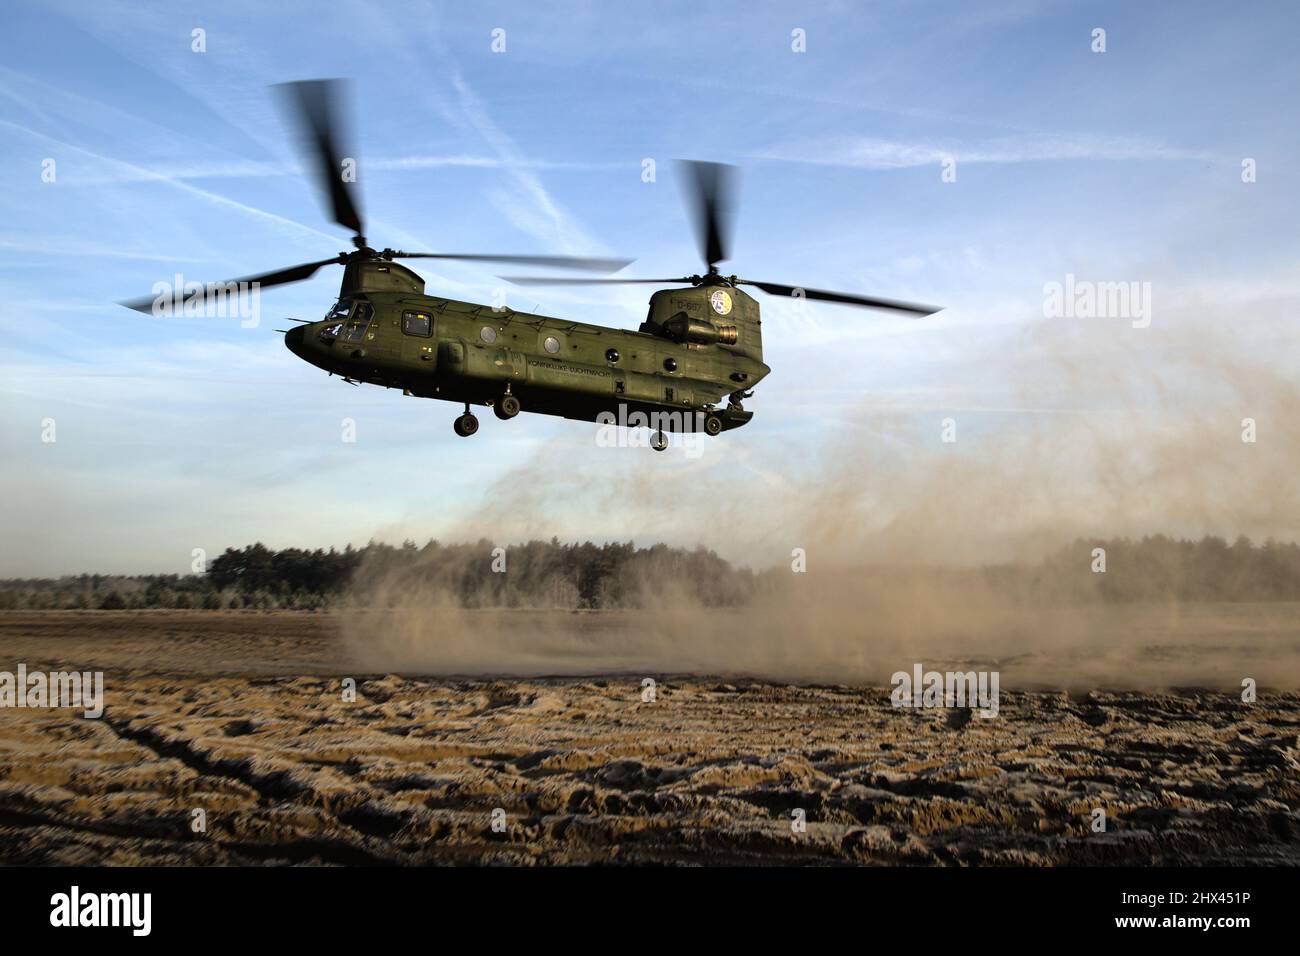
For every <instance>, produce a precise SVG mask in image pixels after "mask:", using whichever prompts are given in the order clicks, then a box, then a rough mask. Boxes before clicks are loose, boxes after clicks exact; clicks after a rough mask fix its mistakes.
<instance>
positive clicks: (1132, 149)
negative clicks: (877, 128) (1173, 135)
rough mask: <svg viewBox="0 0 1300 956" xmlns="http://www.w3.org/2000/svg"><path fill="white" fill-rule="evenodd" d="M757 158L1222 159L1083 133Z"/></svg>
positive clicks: (834, 141) (843, 146) (893, 163)
mask: <svg viewBox="0 0 1300 956" xmlns="http://www.w3.org/2000/svg"><path fill="white" fill-rule="evenodd" d="M753 155H754V158H756V159H768V160H781V161H786V162H796V163H812V164H815V165H819V166H846V167H852V168H857V169H906V168H909V167H915V166H937V165H939V164H941V163H944V162H946V161H948V160H950V159H954V160H956V161H957V162H958V163H997V164H1009V163H1037V162H1059V161H1062V160H1101V161H1124V160H1136V161H1150V160H1170V161H1173V160H1177V161H1214V160H1217V159H1219V158H1220V157H1218V156H1215V155H1214V154H1212V153H1207V152H1204V151H1201V150H1190V149H1183V148H1181V147H1177V146H1172V145H1169V144H1168V143H1162V142H1160V141H1158V140H1152V139H1145V138H1138V137H1105V136H1094V135H1089V134H1077V133H1048V134H1038V135H1028V136H1004V137H998V138H995V139H987V140H982V141H965V142H956V141H954V142H946V143H945V142H928V141H914V140H890V139H875V138H872V137H865V136H857V137H835V138H830V139H820V140H815V139H814V140H807V139H805V140H796V141H788V142H785V143H781V144H778V145H775V146H772V147H770V148H768V149H764V150H761V151H758V152H756V153H754V154H753Z"/></svg>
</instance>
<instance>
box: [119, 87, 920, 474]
mask: <svg viewBox="0 0 1300 956" xmlns="http://www.w3.org/2000/svg"><path fill="white" fill-rule="evenodd" d="M339 86H340V83H339V81H337V80H307V81H301V82H297V83H288V84H284V86H283V89H284V90H285V92H286V93H287V101H288V103H289V105H290V108H291V110H292V111H293V113H295V114H296V117H297V119H298V121H299V122H300V124H301V126H302V129H303V132H304V133H305V137H304V138H305V140H306V141H307V143H308V144H309V147H310V149H309V151H308V152H309V156H310V159H311V160H312V163H311V165H313V166H314V168H315V174H316V177H317V179H318V181H319V186H320V187H321V191H322V192H323V193H324V194H325V196H327V197H328V211H329V212H330V213H331V214H332V218H333V220H334V222H336V223H338V224H339V225H340V226H343V227H345V228H347V229H349V230H351V231H352V233H353V236H352V244H353V246H354V247H355V248H354V249H353V250H352V251H351V252H340V253H339V254H338V255H336V256H332V257H331V258H328V259H321V260H318V261H316V262H307V263H303V264H302V265H296V266H291V267H289V268H287V269H277V270H276V271H274V272H265V273H262V274H260V275H253V276H245V277H243V278H242V279H236V280H233V282H232V283H221V284H219V285H221V286H225V287H227V288H230V287H231V286H232V285H233V283H241V284H245V287H252V288H254V289H259V288H260V289H265V288H268V287H271V286H276V285H284V284H286V283H290V282H299V281H302V280H304V279H309V278H311V277H312V276H313V275H315V274H316V272H317V270H319V269H321V268H322V267H324V266H327V265H341V266H343V281H342V284H341V286H340V288H339V296H338V301H337V302H336V303H335V304H334V305H333V306H332V307H331V308H330V310H329V312H328V314H327V315H326V316H325V318H324V319H323V320H321V321H319V322H302V324H300V325H297V326H296V327H294V328H292V329H289V330H288V331H287V332H286V333H285V336H284V340H285V345H287V346H288V348H289V350H290V351H291V352H293V354H294V355H296V356H298V357H299V358H301V359H303V360H304V361H307V362H310V363H311V364H312V365H315V366H316V367H318V368H321V369H324V370H325V371H327V372H329V373H330V374H332V375H340V376H342V377H343V378H344V380H345V381H347V382H349V383H350V384H354V385H355V384H359V383H367V384H371V385H382V386H384V387H385V388H399V389H402V391H403V393H404V394H407V395H413V396H417V397H419V398H437V399H442V400H444V401H449V402H455V403H457V404H460V405H463V406H464V413H463V414H462V415H460V416H459V417H458V418H456V420H455V422H454V428H455V432H456V434H457V435H460V436H462V437H468V436H470V435H473V434H474V433H475V432H477V431H478V427H479V423H478V419H477V418H476V417H475V416H474V413H473V412H472V411H471V408H472V407H473V406H475V405H490V406H492V409H493V411H494V412H495V413H496V416H497V418H500V419H503V420H506V419H511V418H514V417H515V416H516V415H518V414H519V413H520V412H521V411H526V412H537V413H539V414H543V415H558V416H561V417H563V418H569V419H575V420H578V421H598V420H600V421H610V420H611V419H610V418H609V417H608V416H614V419H615V420H618V421H627V420H628V417H629V416H630V415H632V414H633V413H636V412H639V413H641V415H642V416H644V419H645V420H646V421H647V422H649V423H652V424H651V427H652V428H655V429H656V431H655V433H654V435H653V436H652V440H651V447H653V448H654V449H656V450H658V451H662V450H663V449H664V448H665V447H667V444H668V440H667V436H666V435H665V434H664V431H665V429H666V430H668V431H673V430H680V429H681V423H682V422H683V421H684V420H689V421H696V422H699V423H700V424H701V426H702V430H703V431H704V432H705V434H707V435H710V436H715V435H718V434H719V433H721V432H723V431H726V430H728V429H731V428H739V427H740V426H741V425H744V424H745V423H746V422H748V421H749V420H750V418H752V417H753V413H752V412H750V411H746V410H745V409H744V407H743V404H742V403H743V400H744V399H747V398H749V397H750V395H751V394H752V393H753V388H754V386H755V385H757V384H758V383H759V382H760V381H762V380H763V378H765V377H766V376H767V374H768V372H770V371H771V369H770V368H769V367H768V366H767V365H765V364H764V363H763V337H762V322H761V320H760V318H759V305H758V302H757V301H756V300H755V299H754V298H752V297H751V296H750V295H749V294H748V293H746V292H745V291H744V290H743V289H742V288H741V286H754V287H755V288H758V289H761V290H762V291H763V292H766V293H768V294H769V295H785V296H802V297H804V298H806V299H811V300H817V301H824V302H838V303H844V304H848V305H857V306H865V307H868V308H873V309H889V310H894V311H898V312H905V313H911V314H914V315H930V314H932V313H934V312H937V311H939V310H938V308H937V307H933V306H926V305H918V304H914V303H909V302H900V301H897V300H893V299H882V298H876V297H871V296H860V295H850V294H846V293H841V292H827V291H823V290H820V289H809V288H804V287H797V286H790V285H783V284H781V283H777V282H760V281H757V280H753V279H742V278H739V277H737V276H734V275H722V274H721V273H719V272H718V263H720V262H725V261H727V258H728V240H729V236H728V233H729V229H728V226H729V221H728V219H729V217H728V213H729V203H728V202H727V199H728V196H729V194H730V188H729V187H730V180H731V173H732V168H731V167H729V166H724V165H721V164H718V163H704V162H686V163H683V164H682V168H683V169H684V170H685V172H686V173H687V174H688V178H689V180H690V183H689V185H690V187H691V189H690V193H691V199H692V200H693V201H692V204H691V205H692V208H691V212H692V215H693V218H694V220H695V226H696V231H697V233H698V239H699V248H700V254H701V257H702V258H703V260H704V262H705V264H706V265H707V267H708V268H707V270H706V271H705V272H704V273H703V274H699V275H691V276H682V277H679V278H670V279H634V278H621V277H610V278H575V279H570V278H552V277H522V276H507V277H503V278H505V279H506V280H507V281H510V282H513V283H516V284H520V285H559V284H579V283H580V284H593V285H594V284H633V283H638V284H639V283H645V284H651V285H683V286H686V288H670V289H660V290H659V291H657V292H654V293H652V294H651V296H650V308H649V312H648V313H647V315H646V318H645V321H644V322H642V323H641V326H640V328H639V329H638V330H637V331H635V332H633V331H628V330H624V329H616V328H609V327H606V326H601V325H594V324H591V323H587V322H579V321H574V320H568V319H558V318H550V317H547V316H543V315H535V314H532V313H528V312H519V311H516V310H514V309H509V308H503V307H495V308H494V307H493V306H490V305H479V304H476V303H472V302H458V301H456V300H454V299H445V298H442V297H440V296H435V295H428V294H427V293H426V292H425V284H424V280H423V279H422V278H420V276H419V275H417V274H416V273H415V272H413V271H412V270H410V269H408V268H407V267H406V266H403V265H400V264H398V263H397V262H396V261H395V260H398V259H458V260H471V261H481V262H503V263H508V264H514V265H529V266H550V267H556V268H569V269H578V270H587V271H597V272H605V273H610V272H615V271H617V270H618V269H621V268H622V267H624V266H626V265H627V264H628V263H629V262H630V261H631V260H626V259H592V258H579V257H574V256H527V255H519V256H516V255H456V254H450V253H429V252H402V251H400V250H395V249H387V248H385V249H382V250H380V249H374V248H372V247H371V246H370V245H369V244H368V242H367V240H366V236H365V228H364V225H363V220H362V216H361V212H360V202H359V196H358V195H357V189H356V186H355V183H354V182H352V181H350V180H349V179H345V177H344V176H343V175H342V174H341V170H342V169H343V166H342V162H343V159H342V157H343V156H344V155H346V154H344V153H343V152H342V151H341V149H340V142H339V123H338V117H339V109H338V106H337V102H338V97H339V92H340V90H339ZM214 285H215V284H214ZM209 288H212V287H211V286H210V287H209ZM195 294H196V295H201V294H203V293H201V292H198V293H195ZM157 302H158V300H157V299H156V298H155V297H148V298H140V299H134V300H131V301H127V302H123V303H121V304H122V305H125V306H127V307H128V308H132V309H135V310H137V311H140V312H146V313H149V312H153V313H154V314H158V313H157V308H158V307H157ZM294 321H302V320H294ZM724 399H725V401H726V404H725V406H723V405H722V402H723V400H724ZM620 407H621V408H622V410H623V415H622V416H621V417H620V416H619V411H620ZM673 413H675V414H673ZM634 420H635V419H634ZM687 427H688V429H689V426H687Z"/></svg>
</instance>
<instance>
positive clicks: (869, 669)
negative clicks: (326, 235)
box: [344, 320, 1300, 691]
mask: <svg viewBox="0 0 1300 956" xmlns="http://www.w3.org/2000/svg"><path fill="white" fill-rule="evenodd" d="M1225 330H1226V331H1225ZM1236 331H1237V330H1236V329H1235V328H1234V327H1233V326H1231V325H1228V324H1226V323H1218V322H1191V321H1188V320H1182V321H1172V320H1171V321H1170V322H1169V323H1168V324H1167V325H1166V327H1164V328H1163V329H1162V328H1158V327H1157V325H1153V326H1152V328H1150V329H1134V328H1129V327H1128V326H1127V324H1123V323H1121V324H1119V325H1117V324H1116V323H1114V322H1109V324H1107V323H1103V322H1094V323H1091V324H1090V323H1086V322H1056V323H1053V322H1041V321H1040V322H1033V323H1030V324H1029V325H1028V326H1026V327H1025V328H1024V331H1023V332H1020V333H1018V334H1016V335H1014V336H1012V337H1010V338H1009V339H1008V340H1006V341H1003V342H1001V343H999V345H998V347H997V348H996V350H994V351H992V352H991V353H986V354H980V355H975V356H972V357H971V359H970V360H969V361H968V362H966V363H965V364H963V365H959V366H957V367H955V368H954V370H953V376H952V381H951V382H949V383H948V385H947V387H946V388H943V389H940V390H938V391H937V392H933V391H932V392H931V393H930V394H929V395H928V396H927V399H926V401H925V402H924V403H917V402H914V401H910V402H909V401H906V400H904V401H900V402H898V403H897V404H895V405H893V406H890V405H881V404H880V403H879V402H878V401H877V402H875V403H872V404H868V405H864V406H863V407H861V408H859V409H856V410H853V411H852V412H851V414H849V415H848V416H847V417H846V420H845V424H843V425H842V426H840V427H836V428H834V429H827V430H825V431H823V432H822V433H821V436H822V437H820V438H819V441H818V443H817V444H815V445H810V444H809V443H806V442H804V443H797V442H796V443H791V444H789V445H787V446H786V447H785V448H782V449H778V450H777V453H776V454H772V453H771V451H770V450H768V451H767V452H766V453H767V454H768V457H767V458H765V459H761V460H760V459H759V458H758V457H757V456H758V454H759V452H758V451H756V449H757V448H758V446H759V445H761V444H762V442H761V441H759V439H758V438H754V439H753V440H752V441H748V442H742V440H741V439H740V438H739V437H733V436H743V435H745V432H744V431H742V432H736V433H731V434H729V435H727V436H724V437H723V438H722V439H719V441H724V442H726V441H731V442H732V448H731V449H723V450H720V451H719V450H714V449H712V448H706V450H705V453H704V455H702V456H701V457H700V459H699V460H691V459H690V458H689V457H688V456H681V457H679V458H678V459H675V460H673V462H672V463H671V464H670V465H669V467H663V466H662V465H661V464H660V462H658V461H656V462H655V465H656V467H648V466H646V463H645V461H644V456H645V455H649V454H651V453H650V452H648V451H645V450H639V451H638V450H628V451H627V453H626V454H616V453H613V452H608V451H605V450H601V452H600V453H597V452H596V450H595V447H594V445H592V444H591V443H590V442H589V440H588V439H589V436H587V435H586V434H585V433H583V435H582V436H581V437H578V438H575V439H573V441H572V446H573V447H572V448H567V447H566V448H563V449H561V450H559V451H557V450H556V448H555V447H554V446H548V447H547V448H544V449H541V450H539V451H538V452H537V453H536V454H535V455H534V456H533V457H532V458H531V460H529V461H527V462H525V463H523V464H522V465H520V466H519V467H518V468H515V469H513V470H512V471H510V472H509V473H507V474H504V475H502V476H501V477H500V478H499V479H498V480H497V481H496V482H495V484H494V485H493V486H492V487H490V488H489V489H488V490H487V493H486V494H485V496H484V505H483V506H482V508H481V509H479V510H478V511H477V512H474V513H471V514H468V515H466V516H465V518H464V519H463V521H461V522H460V523H459V524H458V526H457V527H456V528H455V529H454V533H451V534H448V535H445V536H444V537H445V538H447V539H452V540H476V539H480V538H485V537H486V538H489V539H491V540H492V541H493V542H498V543H503V544H504V543H507V542H515V541H522V540H526V539H528V538H531V537H537V538H550V537H551V536H552V535H557V536H559V537H561V538H562V539H570V540H572V539H578V540H581V539H584V538H592V539H594V540H602V539H606V540H608V539H612V540H626V539H628V538H636V539H637V540H638V541H640V542H642V543H649V542H650V541H657V540H665V541H668V542H670V543H681V544H687V545H691V544H695V543H699V544H702V545H704V546H706V547H709V548H712V549H715V550H717V551H718V552H719V553H720V554H722V555H723V556H725V557H728V558H729V559H731V560H733V561H740V562H741V563H745V564H750V565H751V566H759V567H769V568H775V569H777V570H775V571H773V572H770V573H768V574H766V575H763V576H762V581H763V587H761V588H760V589H759V590H758V593H757V594H756V596H755V597H754V599H753V600H752V601H751V602H749V603H748V604H747V605H745V606H743V607H740V608H735V609H711V608H706V607H703V606H701V604H700V602H699V601H698V600H695V599H687V598H686V597H685V594H686V588H684V587H682V586H680V582H677V581H674V580H672V579H671V576H666V577H665V578H663V579H661V580H656V581H653V582H648V586H649V587H651V589H652V597H651V599H650V600H649V601H648V602H647V606H646V607H644V608H643V609H641V610H637V611H620V612H609V613H583V612H578V613H573V612H560V611H545V612H541V611H537V612H523V611H505V610H469V609H465V608H461V607H457V606H456V604H455V602H454V601H453V600H451V599H450V598H449V597H448V596H447V595H445V594H437V593H413V592H411V590H410V589H409V588H405V589H403V590H402V592H401V593H396V592H395V591H394V589H393V588H392V587H391V586H389V585H387V584H386V583H385V582H384V581H382V580H379V581H373V580H371V582H370V583H369V584H367V586H366V589H365V593H359V594H356V595H354V596H353V597H354V602H353V603H354V605H355V606H356V609H355V610H352V611H349V612H348V613H347V615H346V617H345V626H344V632H345V634H346V637H347V643H348V647H349V649H350V652H351V653H352V654H353V655H355V657H356V659H357V660H358V662H360V663H361V664H362V665H363V666H365V667H367V668H371V669H374V670H383V671H398V672H416V673H435V674H465V675H483V674H497V675H511V676H526V675H560V674H569V675H571V674H601V673H626V674H632V675H640V676H649V677H657V676H658V675H662V674H688V673H689V674H701V675H747V676H753V677H759V678H764V679H771V680H781V681H799V682H824V683H846V684H880V683H885V682H888V681H889V677H890V675H891V674H892V673H894V672H896V671H910V670H911V668H912V666H913V664H914V663H916V662H920V663H922V664H923V665H924V666H925V667H927V668H936V669H948V668H949V666H950V665H952V666H955V665H963V666H964V669H970V668H975V667H979V668H981V669H994V670H999V671H1001V673H1002V687H1003V688H1004V689H1011V688H1013V687H1021V688H1030V687H1035V688H1037V687H1060V688H1069V689H1079V688H1091V687H1108V688H1128V687H1132V688H1143V689H1151V688H1153V687H1154V688H1166V687H1178V686H1193V685H1195V686H1208V687H1215V688H1221V689H1223V690H1225V691H1233V690H1237V689H1239V687H1240V682H1241V680H1242V679H1243V678H1244V677H1252V678H1254V679H1255V680H1257V681H1258V682H1259V684H1260V685H1261V686H1265V685H1274V686H1286V687H1293V686H1297V685H1300V628H1298V627H1297V624H1296V620H1297V614H1296V608H1295V605H1292V604H1285V603H1282V602H1275V603H1273V604H1257V605H1247V604H1226V603H1224V604H1202V603H1198V602H1189V603H1186V604H1178V603H1170V602H1164V603H1161V604H1160V605H1158V606H1153V605H1150V604H1145V605H1136V604H1125V605H1117V604H1111V605H1090V606H1076V605H1074V604H1072V603H1071V602H1067V601H1053V600H1042V599H1041V596H1040V599H1038V600H1035V599H1033V597H1032V596H1030V595H1026V594H1025V593H1023V591H1022V589H1020V588H1018V587H1015V586H1011V585H1008V584H1007V583H1006V582H1005V581H999V580H998V579H997V578H996V577H995V576H991V575H988V574H985V573H981V572H980V571H979V570H978V569H979V568H980V567H981V566H988V565H997V564H1004V563H1015V564H1018V565H1025V564H1028V563H1032V562H1035V561H1039V560H1040V559H1041V558H1042V557H1043V556H1044V555H1045V554H1047V553H1049V552H1051V551H1052V550H1053V549H1057V550H1059V549H1060V548H1062V546H1064V545H1066V544H1068V543H1069V542H1071V541H1075V540H1076V539H1082V540H1086V539H1089V538H1101V537H1119V536H1124V537H1141V536H1142V535H1145V534H1156V533H1164V534H1169V535H1178V536H1185V537H1200V536H1201V535H1205V534H1214V535H1220V536H1223V537H1225V538H1227V539H1228V540H1229V541H1231V540H1232V538H1233V537H1235V536H1236V535H1238V534H1246V535H1250V536H1252V537H1255V538H1257V539H1259V540H1263V539H1265V538H1269V537H1274V538H1277V539H1280V540H1286V541H1289V540H1295V539H1296V538H1300V415H1297V411H1298V410H1300V389H1298V388H1297V385H1296V381H1297V379H1296V377H1295V375H1294V374H1292V370H1291V369H1289V368H1287V367H1286V365H1285V362H1282V361H1279V360H1278V355H1279V353H1278V350H1277V348H1276V347H1275V346H1271V345H1268V344H1267V343H1270V342H1272V341H1273V340H1272V339H1270V338H1269V336H1268V335H1267V334H1260V335H1256V336H1254V337H1253V338H1252V340H1251V343H1250V344H1245V343H1243V341H1242V340H1241V339H1240V338H1238V337H1235V333H1236ZM1284 341H1285V340H1284ZM1290 344H1292V345H1293V344H1294V339H1293V338H1292V339H1291V340H1290ZM1292 351H1293V350H1292ZM765 411H766V410H765ZM768 413H769V414H771V412H770V411H768ZM944 419H951V420H952V422H951V423H950V424H951V425H952V426H953V427H955V434H956V440H955V441H952V442H945V441H943V440H942V429H943V427H944V426H945V425H946V424H949V423H945V422H944ZM1245 419H1251V420H1252V421H1253V423H1254V427H1255V429H1256V431H1257V437H1256V440H1255V441H1254V442H1247V441H1243V438H1242V436H1243V429H1244V428H1245V427H1246V426H1247V424H1248V423H1246V422H1245V421H1244V420H1245ZM750 428H751V429H752V428H753V426H750ZM795 549H800V551H799V552H797V553H796V551H795ZM797 554H802V555H803V556H804V557H805V559H806V571H805V572H804V573H794V572H793V571H792V570H790V569H789V566H790V564H791V563H792V562H793V561H794V560H795V559H796V556H797ZM484 560H485V561H487V560H489V557H488V556H487V555H485V556H484ZM1128 570H1129V569H1126V568H1123V567H1118V568H1117V567H1109V568H1108V569H1107V572H1106V573H1108V574H1124V573H1127V572H1128ZM1077 573H1078V574H1079V575H1090V574H1092V573H1094V572H1093V571H1092V568H1091V567H1090V553H1089V550H1088V549H1087V548H1085V549H1083V550H1082V551H1081V553H1080V561H1079V564H1078V567H1077ZM381 609H382V610H381Z"/></svg>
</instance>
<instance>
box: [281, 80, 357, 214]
mask: <svg viewBox="0 0 1300 956" xmlns="http://www.w3.org/2000/svg"><path fill="white" fill-rule="evenodd" d="M343 87H344V83H343V81H342V80H300V81H298V82H296V83H281V84H279V89H281V90H283V92H284V97H285V102H286V104H287V106H288V110H289V112H290V113H291V114H292V115H293V116H294V117H295V119H296V121H297V123H298V125H299V127H300V128H301V130H302V133H303V136H304V138H305V139H306V141H307V148H306V152H307V154H308V157H309V158H310V160H311V161H312V163H313V164H314V165H315V168H316V179H317V184H318V185H319V186H320V188H321V190H322V191H323V192H324V193H325V195H326V196H328V197H329V206H330V210H331V213H332V215H333V218H334V221H335V222H337V223H338V224H339V225H340V226H343V227H345V228H347V229H351V230H352V233H353V235H355V236H359V237H362V238H364V236H365V231H366V230H365V228H364V227H363V224H362V221H361V213H360V212H359V211H358V207H359V206H360V204H361V203H360V196H359V195H357V190H356V188H355V183H353V182H345V181H344V179H343V165H342V163H343V159H344V155H343V152H342V150H341V149H340V133H341V130H342V127H341V125H340V122H339V118H340V116H341V111H340V109H339V106H338V102H339V97H340V94H341V93H342V90H343ZM350 157H351V158H355V153H353V154H350Z"/></svg>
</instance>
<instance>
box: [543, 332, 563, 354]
mask: <svg viewBox="0 0 1300 956" xmlns="http://www.w3.org/2000/svg"><path fill="white" fill-rule="evenodd" d="M542 348H544V349H546V351H548V352H550V353H551V354H552V355H554V354H555V353H556V352H558V351H560V340H559V339H557V338H556V337H555V336H554V335H548V336H547V337H546V341H545V342H543V343H542Z"/></svg>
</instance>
